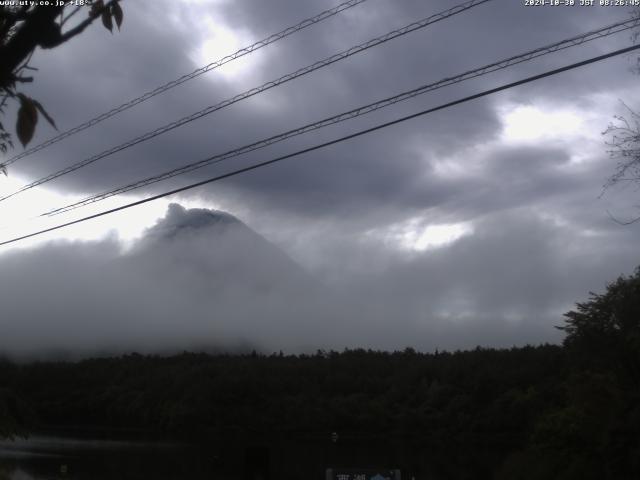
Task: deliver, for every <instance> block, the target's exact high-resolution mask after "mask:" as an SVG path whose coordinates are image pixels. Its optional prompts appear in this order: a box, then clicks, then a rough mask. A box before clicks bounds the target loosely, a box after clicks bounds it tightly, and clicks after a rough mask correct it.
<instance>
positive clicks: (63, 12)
mask: <svg viewBox="0 0 640 480" xmlns="http://www.w3.org/2000/svg"><path fill="white" fill-rule="evenodd" d="M16 3H18V2H16ZM20 3H24V5H19V4H18V5H13V6H10V5H2V6H0V115H2V114H3V113H4V109H5V107H6V105H7V102H9V101H16V102H18V103H19V105H20V107H19V109H18V118H17V122H16V134H17V136H18V139H19V140H20V142H21V143H22V145H23V146H24V145H26V144H27V143H28V142H29V141H30V140H31V138H32V137H33V133H34V131H35V128H36V123H37V121H38V115H39V114H41V115H42V116H44V117H45V119H46V120H47V121H48V122H49V123H50V124H51V125H53V126H54V127H55V123H54V122H53V119H52V118H51V117H50V116H49V115H48V114H47V112H46V111H45V109H44V108H43V106H42V105H41V104H40V103H39V102H38V101H36V100H34V99H32V98H30V97H28V96H26V95H24V94H22V93H20V92H18V87H19V85H20V84H23V83H26V82H32V81H33V77H32V76H28V75H25V72H26V71H29V70H34V69H33V68H31V67H30V66H29V59H30V58H31V55H32V54H33V52H34V50H35V49H36V48H38V47H40V48H43V49H51V48H55V47H57V46H59V45H62V44H63V43H65V42H67V41H69V40H70V39H72V38H73V37H76V36H77V35H79V34H81V33H82V32H83V31H84V30H85V29H86V28H87V27H88V26H89V25H91V24H92V23H93V22H94V21H95V20H96V19H97V18H101V19H102V24H103V25H104V26H105V28H107V29H108V30H110V31H112V30H113V24H114V22H115V24H116V25H117V27H118V28H120V25H121V24H122V18H123V13H122V8H121V7H120V4H119V0H111V1H108V2H106V3H105V2H104V0H81V1H79V2H77V3H78V5H76V6H72V5H71V2H66V3H64V2H53V1H51V2H47V3H50V5H46V6H45V5H40V4H39V3H40V2H20ZM55 3H64V4H63V5H54V4H55ZM81 10H85V11H86V12H87V16H86V17H85V18H84V19H83V20H81V21H79V22H76V24H75V25H74V26H72V27H68V23H69V21H70V20H71V19H72V18H73V17H75V16H76V14H77V13H78V12H80V11H81ZM11 147H13V143H12V142H11V134H10V133H9V132H8V131H7V129H6V128H5V126H4V125H3V124H2V123H0V151H2V152H6V151H7V149H8V148H11ZM4 173H5V174H6V171H5V172H4Z"/></svg>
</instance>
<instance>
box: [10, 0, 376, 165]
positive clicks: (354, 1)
mask: <svg viewBox="0 0 640 480" xmlns="http://www.w3.org/2000/svg"><path fill="white" fill-rule="evenodd" d="M366 1H367V0H349V1H348V2H344V3H341V4H340V5H338V6H336V7H334V8H331V9H329V10H325V11H324V12H321V13H319V14H317V15H315V16H314V17H311V18H307V19H305V20H302V21H301V22H300V23H298V24H296V25H293V26H291V27H288V28H285V29H284V30H282V31H280V32H278V33H274V34H273V35H270V36H268V37H267V38H264V39H262V40H260V41H258V42H256V43H254V44H253V45H249V46H248V47H244V48H241V49H240V50H238V51H237V52H235V53H232V54H230V55H227V56H226V57H223V58H221V59H219V60H216V61H215V62H212V63H210V64H208V65H205V66H204V67H200V68H198V69H196V70H194V71H193V72H191V73H188V74H186V75H183V76H181V77H180V78H178V79H176V80H172V81H170V82H168V83H165V84H164V85H161V86H159V87H157V88H155V89H153V90H150V91H148V92H146V93H144V94H142V95H140V96H139V97H136V98H134V99H132V100H129V101H128V102H126V103H123V104H122V105H120V106H118V107H115V108H113V109H111V110H109V111H108V112H105V113H102V114H100V115H98V116H97V117H95V118H92V119H91V120H87V121H86V122H84V123H81V124H80V125H77V126H75V127H73V128H71V129H69V130H66V131H64V132H62V133H60V134H58V135H56V136H55V137H52V138H50V139H49V140H46V141H45V142H42V143H40V144H39V145H35V146H33V147H31V148H29V149H27V150H25V151H24V152H22V153H20V154H18V155H15V156H14V157H12V158H10V159H9V160H7V161H6V162H4V163H2V164H0V167H7V166H9V165H11V164H12V163H15V162H17V161H18V160H20V159H21V158H24V157H26V156H28V155H31V154H32V153H35V152H38V151H40V150H42V149H44V148H46V147H48V146H50V145H53V144H54V143H58V142H59V141H61V140H64V139H65V138H67V137H70V136H71V135H74V134H76V133H78V132H81V131H83V130H86V129H87V128H90V127H93V126H94V125H97V124H98V123H100V122H102V121H103V120H106V119H107V118H111V117H113V116H114V115H117V114H118V113H121V112H124V111H125V110H128V109H129V108H131V107H134V106H136V105H138V104H140V103H142V102H145V101H147V100H149V99H150V98H153V97H155V96H156V95H159V94H161V93H163V92H166V91H167V90H170V89H172V88H173V87H177V86H178V85H181V84H183V83H184V82H187V81H189V80H191V79H193V78H196V77H199V76H200V75H202V74H204V73H207V72H209V71H211V70H214V69H216V68H218V67H221V66H222V65H225V64H227V63H229V62H231V61H233V60H235V59H237V58H240V57H243V56H245V55H248V54H249V53H252V52H255V51H256V50H259V49H261V48H263V47H266V46H267V45H270V44H272V43H274V42H277V41H278V40H282V39H283V38H285V37H288V36H289V35H292V34H294V33H296V32H298V31H300V30H303V29H305V28H307V27H310V26H311V25H315V24H316V23H319V22H322V21H323V20H326V19H327V18H329V17H332V16H333V15H336V14H338V13H340V12H342V11H344V10H347V9H348V8H351V7H355V6H356V5H359V4H360V3H363V2H366Z"/></svg>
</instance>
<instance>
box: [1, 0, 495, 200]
mask: <svg viewBox="0 0 640 480" xmlns="http://www.w3.org/2000/svg"><path fill="white" fill-rule="evenodd" d="M490 1H492V0H471V1H468V2H466V3H462V4H460V5H456V6H455V7H453V8H450V9H448V10H445V11H443V12H440V13H437V14H435V15H431V16H430V17H427V18H424V19H422V20H420V21H418V22H414V23H411V24H409V25H406V26H404V27H402V28H400V29H397V30H393V31H391V32H389V33H386V34H385V35H382V36H380V37H376V38H374V39H372V40H369V41H367V42H364V43H361V44H359V45H356V46H355V47H351V48H349V49H347V50H344V51H342V52H340V53H337V54H335V55H332V56H330V57H328V58H325V59H324V60H320V61H318V62H315V63H313V64H311V65H308V66H306V67H303V68H301V69H299V70H296V71H295V72H293V73H289V74H287V75H284V76H282V77H280V78H278V79H276V80H272V81H270V82H267V83H264V84H262V85H261V86H259V87H256V88H252V89H250V90H247V91H246V92H243V93H241V94H238V95H236V96H235V97H232V98H229V99H227V100H223V101H222V102H220V103H217V104H215V105H212V106H209V107H207V108H205V109H203V110H200V111H198V112H195V113H193V114H191V115H188V116H186V117H183V118H181V119H179V120H176V121H174V122H171V123H169V124H167V125H164V126H162V127H159V128H157V129H155V130H152V131H150V132H147V133H145V134H143V135H140V136H139V137H136V138H134V139H132V140H129V141H127V142H125V143H122V144H120V145H117V146H115V147H112V148H110V149H108V150H105V151H103V152H101V153H98V154H96V155H93V156H92V157H89V158H87V159H85V160H81V161H80V162H77V163H74V164H73V165H70V166H68V167H66V168H63V169H62V170H58V171H57V172H55V173H52V174H50V175H47V176H46V177H42V178H40V179H38V180H36V181H34V182H31V183H29V184H27V185H25V186H23V187H22V188H20V189H18V190H16V191H15V192H13V193H10V194H9V195H5V196H4V197H1V198H0V202H1V201H3V200H6V199H8V198H11V197H13V196H14V195H17V194H19V193H21V192H24V191H25V190H29V189H31V188H33V187H37V186H38V185H42V184H43V183H47V182H50V181H51V180H54V179H56V178H58V177H61V176H63V175H66V174H68V173H71V172H74V171H75V170H78V169H80V168H83V167H86V166H87V165H90V164H92V163H94V162H97V161H98V160H100V159H102V158H105V157H108V156H110V155H113V154H114V153H117V152H120V151H122V150H125V149H127V148H129V147H132V146H134V145H137V144H139V143H142V142H145V141H147V140H150V139H152V138H154V137H157V136H158V135H162V134H164V133H166V132H169V131H171V130H173V129H175V128H178V127H180V126H182V125H185V124H187V123H190V122H193V121H194V120H197V119H199V118H202V117H204V116H205V115H209V114H211V113H213V112H215V111H217V110H220V109H222V108H225V107H228V106H230V105H233V104H234V103H237V102H239V101H241V100H245V99H247V98H249V97H252V96H254V95H257V94H258V93H262V92H264V91H266V90H269V89H271V88H274V87H277V86H278V85H282V84H283V83H286V82H289V81H291V80H293V79H295V78H298V77H301V76H303V75H307V74H309V73H311V72H314V71H316V70H318V69H320V68H323V67H326V66H327V65H331V64H332V63H335V62H338V61H340V60H343V59H345V58H348V57H351V56H352V55H356V54H358V53H360V52H363V51H365V50H368V49H369V48H372V47H375V46H378V45H380V44H382V43H385V42H388V41H389V40H393V39H394V38H398V37H401V36H403V35H406V34H408V33H411V32H413V31H416V30H418V29H421V28H424V27H426V26H428V25H431V24H433V23H436V22H439V21H441V20H445V19H447V18H449V17H451V16H453V15H456V14H458V13H461V12H464V11H466V10H469V9H470V8H473V7H475V6H478V5H481V4H483V3H487V2H490Z"/></svg>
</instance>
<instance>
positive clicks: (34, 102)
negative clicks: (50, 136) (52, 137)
mask: <svg viewBox="0 0 640 480" xmlns="http://www.w3.org/2000/svg"><path fill="white" fill-rule="evenodd" d="M31 101H32V102H33V104H34V105H35V106H36V108H37V109H38V111H39V112H40V113H41V114H42V115H43V116H44V118H46V119H47V122H49V125H51V126H52V127H53V128H55V129H56V130H58V127H57V126H56V122H55V121H54V120H53V118H52V117H51V115H49V114H48V113H47V111H46V110H45V109H44V107H43V106H42V104H41V103H40V102H38V101H37V100H33V99H31Z"/></svg>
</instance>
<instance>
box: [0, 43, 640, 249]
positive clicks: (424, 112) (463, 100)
mask: <svg viewBox="0 0 640 480" xmlns="http://www.w3.org/2000/svg"><path fill="white" fill-rule="evenodd" d="M638 49H640V45H634V46H631V47H626V48H622V49H619V50H615V51H613V52H610V53H607V54H604V55H599V56H597V57H592V58H590V59H588V60H583V61H582V62H577V63H572V64H571V65H566V66H564V67H561V68H556V69H554V70H549V71H547V72H544V73H541V74H538V75H533V76H531V77H527V78H524V79H522V80H518V81H516V82H511V83H508V84H506V85H502V86H500V87H496V88H492V89H489V90H484V91H483V92H480V93H476V94H475V95H470V96H468V97H464V98H461V99H459V100H454V101H452V102H448V103H445V104H442V105H439V106H437V107H433V108H429V109H427V110H422V111H420V112H418V113H414V114H411V115H407V116H404V117H401V118H398V119H396V120H392V121H389V122H386V123H382V124H379V125H376V126H375V127H371V128H367V129H365V130H360V131H359V132H356V133H352V134H350V135H345V136H343V137H340V138H337V139H334V140H331V141H328V142H325V143H321V144H318V145H314V146H313V147H308V148H305V149H303V150H298V151H296V152H293V153H289V154H287V155H282V156H280V157H277V158H273V159H271V160H267V161H264V162H260V163H257V164H254V165H251V166H249V167H244V168H240V169H238V170H234V171H232V172H228V173H225V174H222V175H217V176H215V177H212V178H208V179H206V180H202V181H199V182H196V183H192V184H190V185H187V186H184V187H180V188H176V189H174V190H170V191H168V192H164V193H160V194H158V195H154V196H152V197H149V198H145V199H142V200H138V201H136V202H131V203H128V204H126V205H122V206H120V207H116V208H112V209H109V210H105V211H103V212H100V213H96V214H93V215H89V216H87V217H84V218H79V219H77V220H73V221H70V222H66V223H62V224H60V225H56V226H54V227H50V228H46V229H44V230H40V231H37V232H33V233H29V234H27V235H22V236H20V237H15V238H12V239H10V240H5V241H3V242H0V246H2V245H7V244H10V243H14V242H17V241H20V240H24V239H27V238H31V237H35V236H37V235H42V234H43V233H47V232H52V231H54V230H59V229H61V228H64V227H68V226H70V225H75V224H78V223H81V222H86V221H88V220H92V219H94V218H98V217H102V216H105V215H109V214H111V213H115V212H119V211H121V210H126V209H128V208H131V207H135V206H138V205H142V204H144V203H147V202H151V201H154V200H158V199H160V198H164V197H167V196H169V195H175V194H176V193H180V192H184V191H186V190H191V189H193V188H197V187H201V186H202V185H206V184H209V183H213V182H216V181H218V180H222V179H225V178H229V177H233V176H236V175H239V174H241V173H245V172H249V171H251V170H256V169H258V168H261V167H265V166H267V165H271V164H273V163H276V162H280V161H282V160H286V159H288V158H292V157H297V156H299V155H302V154H305V153H309V152H312V151H314V150H319V149H321V148H325V147H328V146H330V145H335V144H337V143H340V142H344V141H346V140H350V139H352V138H356V137H360V136H362V135H366V134H368V133H372V132H375V131H377V130H381V129H383V128H387V127H390V126H392V125H396V124H398V123H402V122H405V121H407V120H411V119H414V118H417V117H421V116H423V115H427V114H429V113H433V112H436V111H438V110H444V109H446V108H450V107H453V106H455V105H460V104H462V103H466V102H469V101H471V100H476V99H478V98H481V97H485V96H487V95H492V94H494V93H497V92H501V91H503V90H507V89H510V88H514V87H517V86H519V85H524V84H526V83H530V82H534V81H537V80H541V79H543V78H546V77H549V76H552V75H557V74H559V73H562V72H566V71H568V70H573V69H575V68H578V67H582V66H585V65H589V64H591V63H595V62H599V61H602V60H605V59H607V58H611V57H615V56H617V55H622V54H625V53H629V52H632V51H634V50H638Z"/></svg>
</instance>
